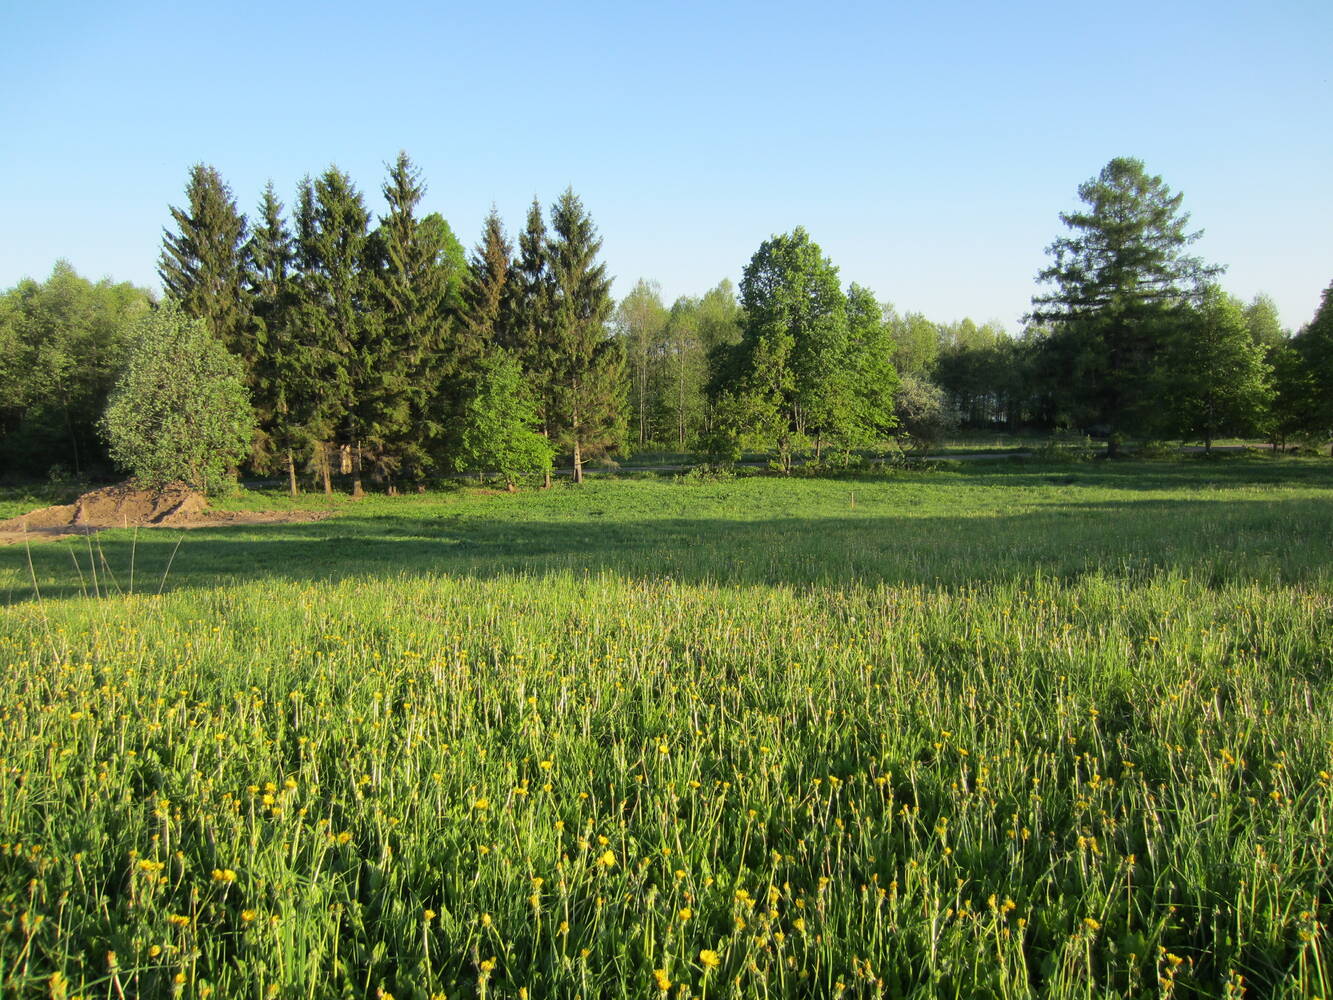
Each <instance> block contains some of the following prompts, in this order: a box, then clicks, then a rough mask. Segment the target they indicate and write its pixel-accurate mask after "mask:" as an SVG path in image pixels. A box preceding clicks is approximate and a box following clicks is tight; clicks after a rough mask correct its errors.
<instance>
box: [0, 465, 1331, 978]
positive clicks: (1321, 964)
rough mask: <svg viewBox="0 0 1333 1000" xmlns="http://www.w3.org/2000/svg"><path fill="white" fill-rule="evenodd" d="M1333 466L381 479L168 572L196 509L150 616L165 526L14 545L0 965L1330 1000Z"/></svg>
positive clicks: (21, 974) (198, 549) (212, 544)
mask: <svg viewBox="0 0 1333 1000" xmlns="http://www.w3.org/2000/svg"><path fill="white" fill-rule="evenodd" d="M1330 482H1333V477H1330V476H1329V474H1328V472H1327V471H1326V466H1325V465H1321V464H1318V463H1306V464H1292V465H1290V466H1289V467H1287V469H1286V474H1285V475H1284V476H1275V475H1273V474H1271V473H1270V472H1269V471H1268V467H1267V466H1265V465H1263V464H1262V463H1255V464H1250V465H1245V464H1242V465H1239V466H1228V467H1227V468H1225V469H1221V470H1218V469H1212V468H1203V469H1200V468H1197V467H1194V466H1179V467H1177V466H1167V467H1157V466H1153V467H1146V466H1145V467H1142V468H1139V469H1137V470H1134V469H1124V468H1121V469H1101V468H1094V469H1091V470H1085V469H1084V468H1083V467H1070V468H1069V469H1040V468H1039V469H1032V468H1030V467H1015V468H1013V469H996V470H990V471H986V472H981V471H973V470H969V471H967V472H966V473H964V472H957V473H943V474H938V475H935V476H929V475H917V476H906V477H899V478H896V479H892V480H878V481H871V480H862V481H850V480H849V481H819V480H804V481H796V482H781V481H777V480H771V479H765V480H742V481H735V482H722V483H711V484H684V483H675V482H671V481H662V482H637V481H636V482H620V483H617V482H606V481H603V482H597V483H592V484H590V486H589V488H586V489H584V490H582V491H578V490H574V489H557V490H555V491H551V492H549V493H533V494H524V495H520V496H519V497H516V498H515V497H502V496H490V495H471V494H466V493H464V494H449V495H433V496H427V497H424V498H417V497H413V498H398V499H396V500H390V499H377V500H370V501H365V502H362V503H360V504H356V505H348V509H347V511H346V512H345V513H344V514H341V515H340V516H339V517H337V518H334V519H333V520H330V521H326V522H320V523H318V524H311V525H275V526H272V528H264V529H244V530H243V531H242V532H241V533H240V534H228V533H227V531H224V530H219V531H216V532H215V531H211V530H210V531H207V532H195V533H191V534H190V535H188V536H187V537H186V538H185V541H184V542H183V543H182V546H181V550H180V553H179V554H178V555H177V557H176V559H177V562H176V565H175V567H174V568H173V570H172V572H171V574H170V576H169V579H168V584H167V587H166V590H165V592H164V593H163V594H162V595H161V596H156V595H155V594H154V593H153V592H154V591H155V590H156V589H157V584H158V578H157V577H156V576H154V575H153V573H154V572H157V573H158V574H160V570H161V563H162V562H163V561H164V558H165V553H166V550H167V547H168V545H169V544H170V545H174V544H175V541H176V539H177V537H178V535H179V533H170V534H167V535H165V536H163V537H162V539H161V540H160V541H158V540H155V539H156V537H157V536H154V535H152V534H151V533H145V532H141V533H140V535H139V537H138V539H137V542H136V547H135V549H134V554H135V558H136V559H137V560H138V566H139V573H140V574H141V575H142V577H143V578H144V579H149V580H151V581H152V582H151V585H145V586H140V587H137V588H135V589H136V592H135V593H134V594H129V593H128V590H129V588H128V587H127V586H125V585H124V584H125V574H124V572H123V568H124V566H125V565H126V561H127V559H128V557H129V555H130V541H131V538H130V536H128V535H125V534H123V533H107V534H105V535H103V536H99V537H98V539H96V540H94V541H93V543H92V544H93V545H97V544H101V545H102V548H101V549H96V548H90V544H89V541H87V540H79V541H78V542H77V544H76V543H74V542H62V543H57V544H55V545H48V546H44V547H41V548H38V547H34V548H33V550H32V555H33V557H34V563H33V569H32V570H31V571H29V569H28V567H27V563H26V556H25V555H24V554H23V553H21V552H19V551H15V550H13V549H11V550H8V551H5V552H4V553H3V554H2V555H3V560H0V568H3V571H4V572H5V573H7V574H9V577H8V581H7V584H6V586H7V587H8V590H7V591H6V592H7V593H8V594H9V596H10V601H11V604H10V607H9V608H8V609H7V610H6V611H5V612H4V618H3V620H2V621H0V644H2V645H0V655H2V656H3V659H4V663H5V667H6V671H7V679H8V682H7V685H6V689H5V691H6V693H5V695H4V698H3V702H2V708H0V711H2V712H3V715H2V716H0V721H2V722H3V726H2V727H0V920H2V921H3V922H4V923H3V924H2V925H0V984H2V985H3V991H4V992H5V993H6V994H7V995H18V996H34V997H47V996H51V995H55V991H56V989H57V987H58V988H59V989H63V990H65V991H66V994H67V995H69V996H73V995H76V994H77V995H83V996H85V997H103V996H110V997H116V996H119V995H121V993H123V994H124V995H125V996H134V995H139V996H162V995H168V996H169V995H172V994H173V993H176V994H178V995H181V996H191V997H194V996H206V995H212V996H214V997H224V996H225V997H232V996H246V997H251V996H266V995H273V996H315V997H326V996H327V997H342V996H355V997H373V996H375V995H376V994H377V992H378V991H381V990H382V991H384V992H386V993H389V994H392V995H393V996H395V997H399V998H401V997H416V996H420V997H431V996H436V995H445V996H479V995H486V996H490V997H500V996H505V997H516V996H519V995H527V996H530V997H533V998H537V997H547V996H569V997H573V996H583V997H597V996H629V997H648V998H656V997H661V996H663V995H667V996H671V997H676V996H685V995H691V996H701V995H705V994H706V995H708V996H717V997H721V996H730V995H741V996H765V995H768V996H818V997H824V996H835V995H838V994H839V993H840V992H841V993H842V995H845V996H881V995H884V996H898V995H916V996H994V997H1022V996H1038V995H1040V996H1057V997H1074V996H1078V997H1086V996H1125V995H1130V996H1169V995H1172V994H1174V995H1176V996H1181V997H1184V996H1193V995H1208V996H1221V995H1224V994H1225V991H1226V990H1228V989H1230V990H1232V991H1233V992H1232V994H1231V995H1234V996H1239V995H1246V996H1255V997H1258V996H1289V997H1309V996H1318V995H1323V996H1328V995H1329V990H1330V985H1333V984H1331V983H1330V979H1333V970H1330V967H1329V961H1330V947H1329V939H1328V928H1327V923H1328V909H1329V904H1330V900H1329V893H1330V888H1331V887H1333V882H1331V876H1333V866H1331V863H1330V858H1329V850H1330V844H1333V831H1331V830H1330V822H1331V821H1333V787H1331V785H1333V777H1330V774H1333V721H1330V720H1333V697H1331V689H1333V684H1331V682H1330V678H1329V662H1330V650H1333V613H1331V612H1333V592H1331V591H1330V587H1329V570H1328V566H1329V564H1330V556H1333V552H1331V551H1330V549H1333V544H1330V539H1333V510H1331V509H1330V507H1329V505H1328V497H1329V494H1328V487H1329V485H1330ZM245 502H246V503H251V502H253V503H276V502H279V498H276V497H273V498H252V499H250V500H246V501H245ZM246 553H249V555H247V554H246ZM93 554H96V555H98V557H99V558H104V559H105V560H106V563H107V565H108V566H109V567H111V568H112V569H113V570H115V572H116V575H117V579H118V581H119V583H120V590H121V591H122V596H112V597H109V598H108V597H105V596H104V597H102V598H100V599H97V598H94V597H83V596H79V595H80V594H81V593H82V592H81V591H80V590H79V587H78V584H77V581H75V580H74V577H73V574H74V569H73V566H74V564H75V562H76V559H77V560H82V561H83V565H84V566H85V570H86V568H87V565H88V563H89V560H90V559H91V558H92V556H93ZM154 567H156V570H154ZM62 574H63V576H62ZM29 576H30V577H32V578H33V579H35V580H36V581H37V582H38V583H39V584H42V585H44V586H43V593H44V595H45V596H44V597H43V599H42V600H41V601H37V600H35V599H33V594H32V589H31V584H30V583H29V585H28V590H27V591H24V589H23V588H24V585H25V584H24V581H25V578H27V577H29ZM85 589H86V585H85ZM1241 990H1244V991H1245V992H1244V993H1243V994H1242V993H1241V992H1239V991H1241ZM520 991H526V993H525V994H521V993H520Z"/></svg>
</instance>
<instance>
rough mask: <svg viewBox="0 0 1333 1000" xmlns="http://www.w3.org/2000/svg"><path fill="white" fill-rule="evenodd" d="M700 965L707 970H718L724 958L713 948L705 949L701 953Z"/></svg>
mask: <svg viewBox="0 0 1333 1000" xmlns="http://www.w3.org/2000/svg"><path fill="white" fill-rule="evenodd" d="M699 964H700V965H702V966H703V967H704V968H705V969H716V968H717V967H718V966H719V965H721V964H722V956H721V955H719V954H718V953H717V952H715V951H713V950H712V949H711V948H705V949H704V950H703V951H701V952H699Z"/></svg>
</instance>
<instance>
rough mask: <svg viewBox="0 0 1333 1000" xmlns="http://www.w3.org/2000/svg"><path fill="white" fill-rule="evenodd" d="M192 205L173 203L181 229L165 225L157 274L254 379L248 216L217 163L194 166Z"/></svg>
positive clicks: (189, 187) (173, 213) (189, 191)
mask: <svg viewBox="0 0 1333 1000" xmlns="http://www.w3.org/2000/svg"><path fill="white" fill-rule="evenodd" d="M185 196H186V199H187V203H188V204H187V205H186V207H184V208H175V207H172V208H171V210H170V211H171V218H172V220H173V221H174V222H175V224H176V227H177V229H178V230H179V231H178V232H174V233H173V232H171V231H170V230H163V234H162V254H161V257H160V258H159V260H158V266H157V273H158V275H159V276H160V277H161V279H162V287H163V288H164V289H165V290H166V293H167V296H168V297H169V298H172V299H175V300H176V301H177V302H178V303H180V306H181V309H182V310H183V311H184V312H185V314H186V315H187V316H194V317H197V318H199V319H202V320H203V321H204V322H205V323H206V324H207V325H208V328H209V330H211V331H212V333H213V335H214V336H215V337H217V338H218V340H220V341H221V342H222V344H223V345H224V346H225V347H226V348H227V349H228V350H229V351H231V352H232V353H233V354H235V355H237V356H238V357H240V358H241V360H242V361H243V362H244V364H245V366H246V370H247V379H246V380H247V382H248V383H251V384H253V381H254V379H255V374H254V368H255V363H256V359H257V357H258V354H259V351H258V349H257V345H256V344H255V341H254V335H255V327H254V324H253V323H252V322H251V317H250V312H251V303H250V296H249V294H248V290H247V270H248V267H249V261H248V259H247V253H246V251H247V246H248V245H247V241H246V221H245V216H244V215H242V214H241V213H240V212H238V211H237V209H236V201H235V199H233V198H232V194H231V189H230V188H229V187H228V186H227V185H226V184H225V183H223V181H222V176H221V175H220V174H219V173H218V172H217V170H216V169H214V168H213V167H210V166H207V165H206V164H203V163H197V164H195V165H194V166H193V167H191V168H190V179H189V183H188V184H187V185H186V188H185Z"/></svg>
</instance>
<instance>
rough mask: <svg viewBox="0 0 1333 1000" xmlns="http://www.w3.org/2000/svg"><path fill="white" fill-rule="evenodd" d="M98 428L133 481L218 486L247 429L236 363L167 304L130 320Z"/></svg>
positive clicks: (238, 456) (208, 489) (246, 440)
mask: <svg viewBox="0 0 1333 1000" xmlns="http://www.w3.org/2000/svg"><path fill="white" fill-rule="evenodd" d="M101 429H102V433H103V435H104V436H105V437H106V440H107V443H108V445H109V446H110V454H111V458H112V460H113V461H114V462H115V463H116V464H117V465H119V466H121V467H123V468H125V469H128V470H129V471H130V472H132V473H133V474H134V477H135V479H137V480H138V481H139V483H140V485H142V486H144V487H147V488H156V487H162V486H166V485H167V484H168V483H173V482H184V483H185V484H186V485H188V486H191V487H193V488H194V489H197V490H199V491H201V492H203V493H218V492H221V491H225V490H226V489H227V488H229V487H230V486H232V485H234V484H235V481H236V468H237V466H239V465H240V463H241V461H242V460H243V459H244V458H245V456H246V455H247V454H248V453H249V449H250V439H251V438H252V437H253V436H254V430H255V418H254V411H253V410H252V409H251V408H250V399H249V396H248V394H247V392H246V389H245V381H244V371H243V369H242V367H241V362H240V360H239V359H238V358H236V357H234V356H233V355H232V354H230V353H228V351H227V349H226V348H225V347H223V346H222V344H221V343H220V342H219V341H218V340H217V338H215V337H214V336H213V335H212V334H211V333H209V331H208V328H207V327H206V326H205V325H204V323H203V321H202V320H198V319H190V318H189V317H187V316H186V315H185V314H184V313H182V312H181V311H180V309H179V308H178V307H177V306H176V305H175V304H173V303H168V304H167V305H165V306H163V307H162V308H161V309H157V310H155V311H153V312H151V313H148V314H147V315H145V316H144V317H143V318H141V319H140V320H139V321H138V322H137V323H136V324H135V326H134V329H133V337H132V346H131V348H130V353H129V357H128V359H127V361H126V363H125V368H124V370H123V371H122V372H121V374H120V377H119V379H118V380H117V382H116V387H115V389H113V390H112V392H111V397H110V399H109V400H108V401H107V406H106V412H105V413H104V414H103V416H102V422H101Z"/></svg>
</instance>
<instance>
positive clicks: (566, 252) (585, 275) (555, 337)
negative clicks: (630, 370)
mask: <svg viewBox="0 0 1333 1000" xmlns="http://www.w3.org/2000/svg"><path fill="white" fill-rule="evenodd" d="M551 229H552V230H553V231H554V233H555V238H554V239H553V240H552V241H551V245H550V260H551V275H552V290H553V297H552V298H553V305H554V310H553V313H552V319H553V325H552V327H551V357H550V370H551V384H550V395H551V406H552V414H551V416H552V417H553V418H554V422H555V429H556V438H557V440H558V441H559V442H560V443H561V444H562V445H564V446H565V447H568V448H569V450H570V453H571V456H572V459H573V478H574V482H575V483H581V482H583V463H584V461H585V459H587V458H589V457H593V456H597V455H604V454H606V453H608V452H611V451H614V450H616V449H617V448H620V447H623V446H624V443H625V433H626V409H627V401H626V398H625V388H626V386H625V378H624V372H625V363H624V352H623V350H622V349H621V345H620V343H619V342H618V341H616V340H615V339H614V338H612V337H608V336H607V331H606V322H607V320H608V318H609V317H610V315H611V307H612V303H611V279H610V278H609V277H607V274H606V265H605V264H603V263H600V262H598V260H597V254H598V252H599V251H600V250H601V248H602V241H601V238H600V237H599V236H598V235H597V229H596V227H595V226H594V225H593V221H592V218H591V217H590V216H589V215H588V213H587V211H586V210H585V209H584V207H583V203H582V202H581V201H580V200H579V198H578V196H577V195H576V194H574V191H573V189H572V188H567V189H566V190H565V192H564V193H563V194H562V195H561V196H560V197H559V199H558V200H557V201H556V203H555V205H554V206H552V208H551Z"/></svg>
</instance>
